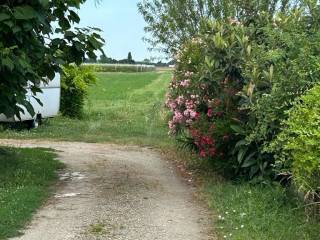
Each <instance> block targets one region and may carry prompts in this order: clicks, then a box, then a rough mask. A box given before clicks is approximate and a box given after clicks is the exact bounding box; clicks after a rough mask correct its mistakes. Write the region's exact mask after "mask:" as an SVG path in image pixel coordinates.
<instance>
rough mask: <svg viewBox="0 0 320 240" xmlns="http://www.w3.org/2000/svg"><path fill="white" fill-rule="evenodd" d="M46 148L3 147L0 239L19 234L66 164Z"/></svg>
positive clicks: (0, 163)
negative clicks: (60, 161)
mask: <svg viewBox="0 0 320 240" xmlns="http://www.w3.org/2000/svg"><path fill="white" fill-rule="evenodd" d="M55 157H56V155H55V154H54V153H52V152H49V151H48V150H44V149H17V148H0V239H7V238H8V237H12V236H15V235H17V234H18V233H19V232H18V231H19V230H20V229H21V228H23V227H24V226H25V224H26V223H27V222H28V221H29V220H30V219H31V217H32V215H33V213H34V212H35V210H36V209H38V208H39V207H40V206H41V205H42V204H43V202H44V201H45V200H46V199H47V197H48V195H49V192H50V190H49V186H50V184H51V183H53V181H54V180H56V179H57V173H56V170H58V169H59V168H61V167H62V164H61V163H59V162H58V161H57V160H55Z"/></svg>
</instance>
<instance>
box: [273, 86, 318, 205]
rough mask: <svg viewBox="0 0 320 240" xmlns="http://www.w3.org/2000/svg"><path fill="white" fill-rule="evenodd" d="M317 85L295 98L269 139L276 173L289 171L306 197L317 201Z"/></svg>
mask: <svg viewBox="0 0 320 240" xmlns="http://www.w3.org/2000/svg"><path fill="white" fill-rule="evenodd" d="M319 99H320V86H319V85H318V86H316V87H314V88H313V89H312V90H310V91H309V92H308V93H307V94H306V95H304V96H302V97H301V98H298V99H297V100H296V102H295V103H294V106H293V108H291V109H290V110H289V111H288V112H287V114H288V119H286V120H285V121H283V127H282V131H281V133H280V134H279V135H278V136H277V139H276V140H275V141H274V142H273V143H272V145H271V146H272V148H271V149H272V150H273V152H274V153H275V154H276V155H277V158H276V159H277V162H276V163H277V164H276V166H278V168H279V171H280V174H288V173H289V174H290V175H291V174H292V176H293V179H294V183H295V185H296V186H297V188H298V189H299V190H300V191H301V192H303V193H305V194H306V197H307V198H308V199H310V200H313V201H315V202H319V201H320V101H319Z"/></svg>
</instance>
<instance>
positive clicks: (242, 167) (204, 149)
mask: <svg viewBox="0 0 320 240" xmlns="http://www.w3.org/2000/svg"><path fill="white" fill-rule="evenodd" d="M315 22H316V21H315V20H314V19H313V18H312V17H311V16H306V15H305V11H304V10H303V8H302V9H298V10H297V9H292V11H291V12H288V14H287V15H285V14H284V13H279V14H277V15H276V16H275V17H274V18H273V17H270V16H269V15H268V14H267V13H265V14H261V15H260V16H259V17H256V18H255V19H251V20H250V21H249V22H245V21H244V22H238V21H237V20H233V19H229V20H216V21H213V22H212V21H203V22H202V25H201V33H200V34H199V36H198V37H197V38H196V39H193V40H192V41H189V42H187V43H185V44H184V46H183V48H182V50H181V51H180V52H179V54H178V56H177V62H178V63H177V69H176V72H175V76H174V79H173V80H172V83H171V86H170V90H169V93H168V100H167V106H168V107H169V108H170V110H171V112H172V115H171V120H170V122H169V127H170V129H171V130H170V131H171V133H173V134H182V135H181V136H182V137H180V141H182V142H183V146H188V147H191V148H192V149H194V150H196V151H197V152H198V153H199V154H200V155H201V156H202V157H206V158H209V159H211V160H212V161H213V162H214V163H216V164H217V165H218V166H219V167H221V168H223V169H224V170H225V172H227V173H228V175H237V176H239V175H241V176H244V177H246V178H250V179H252V178H254V177H260V178H261V179H264V178H267V177H268V178H269V177H274V175H275V174H274V172H273V166H274V160H275V159H274V155H273V153H272V152H270V151H268V148H269V145H270V142H272V141H273V140H274V139H275V138H276V136H277V135H278V133H279V132H280V130H281V122H282V121H284V120H285V119H286V118H287V115H286V111H287V110H289V109H291V108H292V105H293V102H294V100H295V99H296V98H297V97H300V96H301V95H303V94H304V93H305V92H306V91H308V90H309V89H310V88H312V87H313V86H314V85H315V84H316V83H317V82H318V81H319V80H318V79H320V68H319V66H320V58H319V54H318V49H319V42H320V41H319V40H320V34H319V33H318V32H319V31H318V30H317V27H316V26H317V24H316V23H315ZM306 63H308V64H306Z"/></svg>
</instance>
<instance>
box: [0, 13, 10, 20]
mask: <svg viewBox="0 0 320 240" xmlns="http://www.w3.org/2000/svg"><path fill="white" fill-rule="evenodd" d="M9 18H10V15H9V14H6V13H0V21H3V20H7V19H9Z"/></svg>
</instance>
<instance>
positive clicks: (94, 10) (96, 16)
mask: <svg viewBox="0 0 320 240" xmlns="http://www.w3.org/2000/svg"><path fill="white" fill-rule="evenodd" d="M138 2H139V0H102V1H101V3H100V4H99V5H97V6H95V3H94V1H93V0H87V2H86V3H85V4H84V5H82V7H81V9H80V11H79V15H80V18H81V22H80V25H81V26H93V27H99V28H101V29H102V30H103V33H102V36H103V37H104V39H105V40H106V46H105V52H106V54H107V56H109V57H113V58H116V59H123V58H126V57H127V55H128V52H129V51H131V52H132V55H133V58H134V59H135V60H143V59H145V58H150V57H152V56H157V55H159V54H158V53H155V52H153V53H151V52H150V51H148V44H147V43H145V42H144V41H143V40H142V38H143V37H144V36H145V32H144V29H143V28H144V26H145V25H146V23H145V22H144V19H143V17H142V16H141V15H140V13H139V12H138V8H137V3H138Z"/></svg>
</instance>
